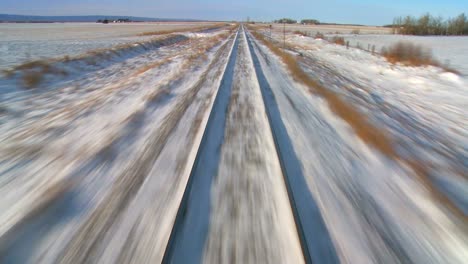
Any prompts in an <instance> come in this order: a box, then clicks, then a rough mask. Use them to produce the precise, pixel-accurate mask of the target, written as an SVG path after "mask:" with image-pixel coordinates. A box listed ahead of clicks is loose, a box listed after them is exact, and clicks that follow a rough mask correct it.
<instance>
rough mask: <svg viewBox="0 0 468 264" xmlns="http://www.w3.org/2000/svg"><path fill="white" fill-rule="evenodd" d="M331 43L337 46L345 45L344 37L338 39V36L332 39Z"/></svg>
mask: <svg viewBox="0 0 468 264" xmlns="http://www.w3.org/2000/svg"><path fill="white" fill-rule="evenodd" d="M331 42H332V43H335V44H338V45H343V46H344V45H345V40H344V38H343V37H338V36H334V37H333V38H332V39H331Z"/></svg>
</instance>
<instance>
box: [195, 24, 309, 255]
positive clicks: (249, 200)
mask: <svg viewBox="0 0 468 264" xmlns="http://www.w3.org/2000/svg"><path fill="white" fill-rule="evenodd" d="M239 42H240V43H239V49H238V54H237V60H236V66H235V71H234V79H235V80H237V81H236V82H234V83H233V86H232V95H231V102H230V104H229V107H228V113H227V121H226V128H225V135H224V138H225V139H224V142H223V145H222V147H221V154H220V155H221V157H220V163H219V169H218V173H217V175H216V176H215V179H216V180H215V181H214V183H213V186H212V194H211V200H212V209H211V210H212V212H211V220H210V223H211V225H210V230H209V234H208V237H207V242H206V248H205V255H204V260H203V263H227V262H235V263H245V262H247V263H259V262H265V263H303V261H304V259H303V256H302V252H301V247H300V244H299V240H298V236H297V232H296V227H295V223H294V219H293V216H292V211H291V208H290V205H289V200H288V195H287V193H286V187H285V184H284V180H283V176H282V172H281V168H280V164H279V160H278V157H277V155H276V151H275V147H274V144H273V137H272V134H271V131H270V128H269V124H268V119H267V116H266V113H265V109H264V107H263V103H262V97H261V94H260V87H259V85H258V80H257V78H256V76H255V70H254V68H253V63H252V59H251V56H250V51H249V49H248V46H247V41H246V38H245V34H244V32H241V33H240V36H239ZM234 248H235V249H236V250H235V252H232V249H234Z"/></svg>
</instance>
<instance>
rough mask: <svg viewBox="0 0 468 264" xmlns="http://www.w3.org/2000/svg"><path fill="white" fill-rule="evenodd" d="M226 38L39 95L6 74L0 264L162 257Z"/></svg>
mask: <svg viewBox="0 0 468 264" xmlns="http://www.w3.org/2000/svg"><path fill="white" fill-rule="evenodd" d="M223 33H224V34H228V32H226V31H223V30H219V31H216V32H213V33H211V34H205V35H204V36H198V37H197V38H193V39H190V40H189V41H185V42H183V43H174V44H171V45H167V46H163V47H160V48H156V49H152V50H146V52H141V53H137V54H136V56H130V57H128V58H126V59H125V60H123V61H121V60H117V61H112V60H111V61H109V62H107V63H104V64H98V65H96V66H95V68H93V70H92V71H86V72H85V74H74V75H69V76H67V77H66V78H65V80H60V81H58V82H53V81H51V82H49V83H48V84H50V85H47V86H46V85H44V86H41V87H38V88H35V90H34V89H33V90H24V89H22V87H21V86H15V82H14V80H13V81H10V80H2V85H3V86H2V87H3V88H2V94H1V96H2V97H1V99H2V100H1V102H0V106H1V109H2V113H1V115H2V119H1V122H2V125H1V126H0V129H1V133H0V134H1V139H0V142H1V144H0V161H1V163H0V175H1V178H0V181H1V182H0V194H1V196H2V197H3V198H2V199H1V202H0V212H2V213H1V214H0V257H1V258H2V260H1V262H4V261H5V262H14V263H25V262H28V263H51V262H54V261H55V260H59V261H65V262H67V261H70V260H71V259H73V261H74V262H75V261H76V262H82V261H84V262H88V261H90V259H91V258H92V259H94V260H96V261H98V262H99V260H100V259H102V261H104V262H106V261H110V262H114V261H113V260H116V259H118V258H122V259H126V258H129V257H130V258H132V259H133V258H134V259H140V260H144V261H151V262H159V261H160V260H161V258H162V254H163V253H164V249H165V246H166V242H167V239H168V237H169V234H170V230H171V225H172V222H173V219H174V217H175V214H176V212H177V208H178V205H179V203H180V199H181V195H182V192H183V190H184V188H185V182H186V181H187V177H188V173H189V172H190V168H191V165H190V164H191V162H193V159H194V154H193V153H194V151H196V149H197V148H198V144H199V141H200V132H199V131H203V126H204V123H206V117H205V115H206V113H207V112H209V106H210V102H211V101H212V98H213V94H214V92H215V91H216V88H217V86H218V85H219V80H220V77H219V75H220V74H219V69H222V68H223V64H225V63H226V59H225V57H226V55H225V53H226V50H227V48H228V47H229V45H224V46H221V45H222V44H224V43H226V36H225V35H220V34H223ZM221 47H222V48H221ZM218 51H219V52H218ZM188 73H190V74H188ZM201 80H206V81H205V82H203V83H201V84H198V82H199V81H201ZM197 84H198V85H197ZM197 98H198V100H196V99H197ZM191 150H193V151H191ZM173 157H177V159H174V158H173ZM168 186H172V187H170V188H169V187H168ZM155 201H156V202H157V203H155ZM45 209H47V210H45ZM154 219H160V220H159V221H156V222H155V221H154ZM141 225H143V226H141ZM142 228H143V229H142ZM117 231H118V232H117ZM139 232H143V233H144V234H145V235H138V234H139ZM135 235H138V236H139V237H141V240H138V241H135V242H134V243H133V242H132V240H131V239H130V237H132V236H135ZM122 237H123V238H125V239H123V240H122V239H121V238H122ZM127 238H128V239H129V240H128V242H126V241H127ZM124 242H125V243H124ZM93 245H94V246H93ZM155 245H158V247H159V248H155ZM26 247H27V248H28V254H27V255H25V254H24V253H23V252H24V249H25V248H26ZM122 247H124V248H126V249H127V251H125V250H124V251H123V250H121V248H122ZM135 247H136V248H137V249H135V250H136V251H137V252H140V254H138V253H132V252H134V251H133V249H132V248H135ZM145 247H151V249H148V250H146V249H145ZM126 252H128V254H127V253H126ZM149 252H150V255H148V253H149ZM134 254H136V255H134ZM124 262H125V261H124ZM138 262H139V261H138Z"/></svg>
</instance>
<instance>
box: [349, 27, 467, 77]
mask: <svg viewBox="0 0 468 264" xmlns="http://www.w3.org/2000/svg"><path fill="white" fill-rule="evenodd" d="M342 37H344V38H345V40H346V41H349V45H351V46H356V45H357V44H358V43H359V45H360V46H361V47H362V48H365V49H367V48H368V45H371V46H372V45H375V47H376V48H375V50H376V51H377V52H380V51H381V50H382V48H383V47H389V46H391V45H392V44H395V43H397V42H399V41H404V42H411V43H415V44H418V45H420V46H422V47H423V48H424V49H426V50H430V51H432V55H433V56H434V58H435V59H437V60H438V61H439V62H441V63H442V64H444V65H446V66H448V67H451V68H453V69H455V70H457V71H459V72H461V73H462V74H463V75H464V76H468V37H466V36H464V37H458V36H450V37H445V36H436V37H434V36H403V35H342Z"/></svg>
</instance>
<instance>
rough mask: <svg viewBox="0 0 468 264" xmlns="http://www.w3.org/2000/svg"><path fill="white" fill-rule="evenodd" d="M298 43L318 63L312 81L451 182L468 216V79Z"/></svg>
mask: <svg viewBox="0 0 468 264" xmlns="http://www.w3.org/2000/svg"><path fill="white" fill-rule="evenodd" d="M292 41H295V42H294V43H300V44H301V47H304V46H306V47H307V48H306V49H305V50H304V54H309V55H310V56H312V57H313V58H314V59H313V60H311V61H308V62H306V64H307V67H306V68H305V69H306V70H307V71H308V72H309V73H310V74H311V76H313V77H314V78H316V79H317V80H319V81H320V82H321V83H323V84H324V85H325V86H326V87H329V88H331V89H333V90H334V91H336V92H337V93H340V94H342V95H343V96H344V97H345V98H346V99H347V100H348V101H350V102H352V103H353V104H354V105H355V107H357V108H359V109H360V110H361V111H362V112H364V113H366V114H367V115H368V116H369V117H370V118H371V120H372V121H373V122H375V124H376V125H377V126H378V127H383V128H385V129H386V130H387V131H388V132H389V133H390V135H391V136H392V137H393V138H394V139H395V140H396V141H397V144H398V148H399V150H400V151H401V152H402V153H403V155H404V157H405V158H407V159H416V160H422V161H424V162H425V164H431V165H430V168H431V169H432V170H431V175H432V177H434V178H435V180H436V181H443V182H445V184H444V185H445V187H444V189H445V191H447V193H448V195H449V197H451V199H452V200H454V201H455V202H456V203H457V204H458V206H459V207H460V208H462V210H463V211H464V212H465V213H466V212H468V200H467V197H466V195H465V194H466V192H468V179H467V178H466V177H465V176H466V175H465V176H463V172H464V171H465V172H466V171H467V169H468V168H467V167H466V163H465V162H464V161H463V159H464V158H463V157H466V156H467V155H468V152H467V151H468V149H467V144H468V126H467V125H466V124H468V117H467V109H468V80H467V79H466V78H463V77H461V76H458V75H456V74H453V73H448V72H445V71H443V70H442V69H440V68H436V67H406V66H401V65H391V64H389V63H388V62H387V61H386V60H385V59H383V58H382V57H379V56H373V55H371V54H370V53H368V52H364V51H361V50H357V49H349V50H347V49H346V48H345V47H342V46H337V45H331V44H328V43H326V42H323V41H316V40H312V39H310V38H296V39H295V40H292ZM309 47H310V49H309ZM434 124H437V125H434ZM460 177H461V179H459V178H460ZM460 184H461V186H460Z"/></svg>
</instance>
